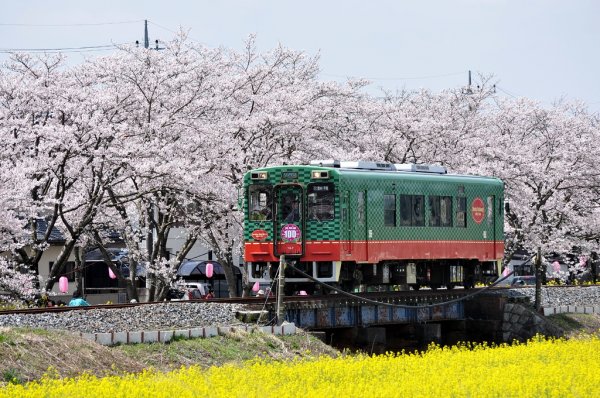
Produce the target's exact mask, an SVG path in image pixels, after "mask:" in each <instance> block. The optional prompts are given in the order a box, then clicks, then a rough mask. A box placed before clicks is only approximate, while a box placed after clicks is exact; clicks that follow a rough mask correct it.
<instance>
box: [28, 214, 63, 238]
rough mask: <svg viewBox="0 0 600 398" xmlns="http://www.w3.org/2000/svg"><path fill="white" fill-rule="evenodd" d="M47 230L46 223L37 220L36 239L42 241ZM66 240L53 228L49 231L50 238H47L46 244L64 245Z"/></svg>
mask: <svg viewBox="0 0 600 398" xmlns="http://www.w3.org/2000/svg"><path fill="white" fill-rule="evenodd" d="M47 230H48V221H46V220H44V219H39V220H37V222H36V231H35V233H36V239H37V240H43V239H44V236H45V235H46V231H47ZM65 241H66V239H65V237H64V235H63V234H62V232H60V230H59V229H58V228H56V227H55V226H54V227H52V229H51V230H50V236H48V243H65Z"/></svg>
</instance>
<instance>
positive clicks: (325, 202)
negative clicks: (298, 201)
mask: <svg viewBox="0 0 600 398" xmlns="http://www.w3.org/2000/svg"><path fill="white" fill-rule="evenodd" d="M307 195H308V219H309V220H313V221H330V220H333V219H334V216H335V212H334V204H335V192H334V186H333V184H332V183H320V184H309V185H308V192H307Z"/></svg>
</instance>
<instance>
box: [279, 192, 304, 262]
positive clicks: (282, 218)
mask: <svg viewBox="0 0 600 398" xmlns="http://www.w3.org/2000/svg"><path fill="white" fill-rule="evenodd" d="M275 204H276V207H275V217H274V220H273V222H274V231H273V240H274V241H275V242H277V243H276V244H275V245H273V250H274V253H273V254H274V255H275V256H276V257H278V256H280V255H282V254H285V255H287V256H296V257H300V256H302V255H303V254H304V248H305V236H304V232H305V228H304V226H305V205H304V189H303V188H302V186H301V185H299V184H282V185H276V186H275Z"/></svg>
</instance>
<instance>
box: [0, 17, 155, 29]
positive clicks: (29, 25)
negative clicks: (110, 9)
mask: <svg viewBox="0 0 600 398" xmlns="http://www.w3.org/2000/svg"><path fill="white" fill-rule="evenodd" d="M143 21H144V20H142V19H137V20H131V21H116V22H96V23H69V24H33V23H0V26H22V27H45V28H62V27H70V26H103V25H123V24H131V23H139V22H143Z"/></svg>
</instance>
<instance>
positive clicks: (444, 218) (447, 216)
mask: <svg viewBox="0 0 600 398" xmlns="http://www.w3.org/2000/svg"><path fill="white" fill-rule="evenodd" d="M429 210H430V214H429V226H430V227H451V226H452V196H430V197H429Z"/></svg>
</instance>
